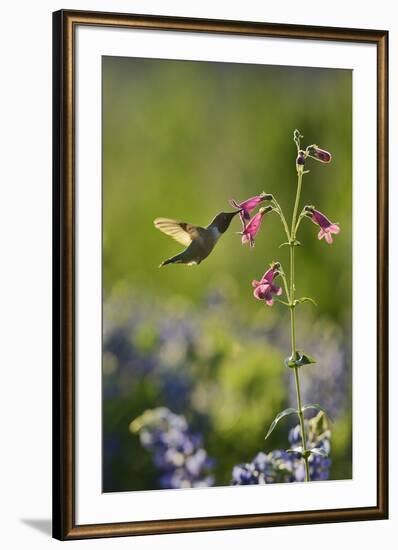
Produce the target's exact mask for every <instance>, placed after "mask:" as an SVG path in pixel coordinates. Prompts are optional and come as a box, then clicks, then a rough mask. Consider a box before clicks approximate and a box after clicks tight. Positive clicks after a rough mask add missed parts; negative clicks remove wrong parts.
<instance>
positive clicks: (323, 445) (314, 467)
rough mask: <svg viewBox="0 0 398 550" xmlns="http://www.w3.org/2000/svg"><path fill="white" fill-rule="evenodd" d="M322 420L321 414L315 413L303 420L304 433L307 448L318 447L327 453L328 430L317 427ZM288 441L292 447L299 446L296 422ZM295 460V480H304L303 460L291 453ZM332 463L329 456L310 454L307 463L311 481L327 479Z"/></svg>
mask: <svg viewBox="0 0 398 550" xmlns="http://www.w3.org/2000/svg"><path fill="white" fill-rule="evenodd" d="M323 420H324V416H323V415H322V414H320V415H317V416H316V417H314V418H312V419H311V420H308V421H306V422H305V425H306V435H307V448H308V449H320V450H322V451H324V452H325V453H327V454H328V455H329V453H330V448H331V445H330V431H329V430H328V429H327V428H325V426H323V427H322V428H320V427H319V424H320V422H321V421H323ZM288 439H289V443H290V445H291V446H292V447H301V427H300V425H299V424H298V425H297V426H295V427H294V428H292V429H291V430H290V432H289V436H288ZM291 454H292V455H293V456H294V458H295V459H296V460H297V465H296V467H295V470H294V472H295V478H296V479H295V480H296V481H304V479H305V467H304V463H303V461H302V460H301V459H300V457H299V455H298V454H297V453H291ZM331 464H332V461H331V459H330V458H329V456H322V455H318V454H311V455H310V457H309V459H308V465H309V470H310V479H311V481H324V480H327V479H329V475H330V466H331Z"/></svg>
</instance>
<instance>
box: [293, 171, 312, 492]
mask: <svg viewBox="0 0 398 550" xmlns="http://www.w3.org/2000/svg"><path fill="white" fill-rule="evenodd" d="M302 180H303V174H302V173H301V172H299V173H298V178H297V192H296V200H295V203H294V209H293V217H292V226H291V231H290V246H289V248H290V293H289V294H290V299H289V301H290V303H292V304H293V303H294V294H295V291H296V287H295V282H294V249H295V245H294V241H295V239H296V230H297V227H298V225H297V227H296V219H297V211H298V207H299V203H300V195H301V184H302ZM290 327H291V338H292V357H293V359H294V358H295V355H296V352H297V346H296V309H295V307H294V306H293V307H291V308H290ZM298 369H299V367H294V379H295V382H296V396H297V413H298V415H299V419H300V428H301V441H302V447H303V455H304V456H303V458H304V463H305V481H310V472H309V465H308V456H307V437H306V433H305V424H304V415H303V411H302V402H301V391H300V378H299V373H298Z"/></svg>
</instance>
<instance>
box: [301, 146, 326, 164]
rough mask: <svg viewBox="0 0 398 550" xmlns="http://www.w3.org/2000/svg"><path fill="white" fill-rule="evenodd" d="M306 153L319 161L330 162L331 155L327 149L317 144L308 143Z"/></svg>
mask: <svg viewBox="0 0 398 550" xmlns="http://www.w3.org/2000/svg"><path fill="white" fill-rule="evenodd" d="M306 153H307V155H308V156H309V157H312V158H313V159H315V160H319V161H320V162H330V161H331V160H332V155H331V154H330V153H329V152H328V151H324V150H323V149H320V148H319V147H318V145H308V147H307V149H306Z"/></svg>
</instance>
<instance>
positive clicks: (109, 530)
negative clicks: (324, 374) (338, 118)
mask: <svg viewBox="0 0 398 550" xmlns="http://www.w3.org/2000/svg"><path fill="white" fill-rule="evenodd" d="M79 25H91V26H93V25H94V26H108V27H109V26H111V27H119V28H120V27H124V28H134V29H137V28H138V29H156V30H162V29H163V30H172V31H181V32H184V31H185V32H187V31H189V32H202V33H203V32H204V33H228V34H235V35H250V36H258V37H261V36H262V37H279V38H295V39H308V40H322V41H343V42H351V43H369V44H373V45H376V47H377V187H378V205H377V209H378V211H377V214H378V236H377V243H378V249H377V260H378V266H377V270H378V274H377V275H378V282H377V354H378V359H377V406H378V418H377V505H376V506H374V507H363V508H345V509H335V510H308V511H304V512H283V513H271V514H250V515H240V516H220V517H197V518H190V519H172V520H158V521H138V522H134V521H131V522H126V523H107V524H97V525H77V524H76V522H75V467H74V453H75V437H74V429H75V428H74V426H75V414H76V413H75V408H74V403H75V396H74V392H75V388H74V384H75V373H74V369H75V363H74V354H75V275H74V269H75V183H74V170H75V158H74V147H75V145H74V140H75V134H74V127H75V104H74V79H75V68H74V63H75V59H74V55H75V50H74V49H75V31H76V27H77V26H79ZM53 97H54V100H53V136H54V141H53V536H54V537H55V538H57V539H61V540H71V539H80V538H94V537H112V536H126V535H144V534H159V533H177V532H189V531H208V530H217V529H239V528H249V527H266V526H282V525H298V524H309V523H324V522H325V523H326V522H339V521H357V520H372V519H386V518H387V517H388V416H387V412H388V364H387V357H388V356H387V348H388V341H387V338H388V325H387V323H388V271H387V267H388V211H387V209H388V203H387V201H388V33H387V31H380V30H364V29H363V30H359V29H348V28H329V27H309V26H296V25H287V24H268V23H251V22H238V21H221V20H206V19H185V18H171V17H157V16H147V15H127V14H111V13H96V12H80V11H63V10H62V11H58V12H56V13H54V14H53Z"/></svg>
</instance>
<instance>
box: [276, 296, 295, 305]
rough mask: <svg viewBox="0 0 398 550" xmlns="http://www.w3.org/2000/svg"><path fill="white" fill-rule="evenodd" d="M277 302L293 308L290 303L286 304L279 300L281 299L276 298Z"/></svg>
mask: <svg viewBox="0 0 398 550" xmlns="http://www.w3.org/2000/svg"><path fill="white" fill-rule="evenodd" d="M276 301H277V302H279V303H280V304H283V305H284V306H287V307H292V306H291V305H290V304H289V303H288V302H284V301H283V300H279V298H276Z"/></svg>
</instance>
